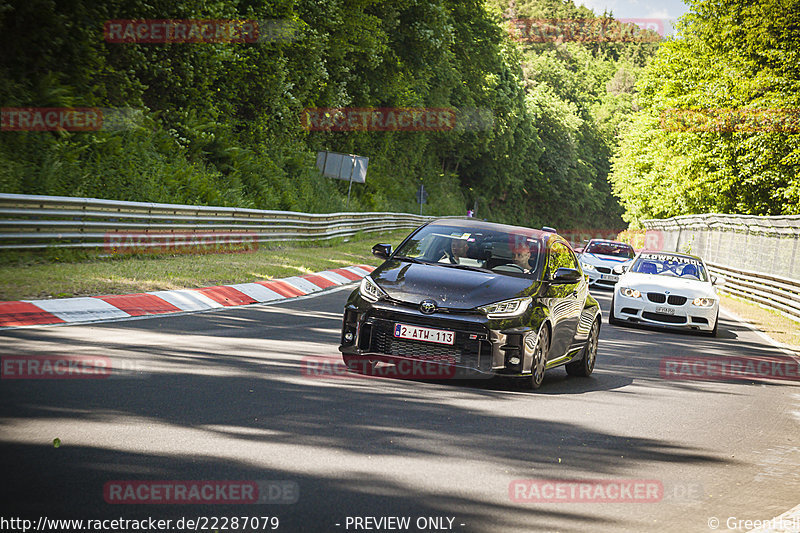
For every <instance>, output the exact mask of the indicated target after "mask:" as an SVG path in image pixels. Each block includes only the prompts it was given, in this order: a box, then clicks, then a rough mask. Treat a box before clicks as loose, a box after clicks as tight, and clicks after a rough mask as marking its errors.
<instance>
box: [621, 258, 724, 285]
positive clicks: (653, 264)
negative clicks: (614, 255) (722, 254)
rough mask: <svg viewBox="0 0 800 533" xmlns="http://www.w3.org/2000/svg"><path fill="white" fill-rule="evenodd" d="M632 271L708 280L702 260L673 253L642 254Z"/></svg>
mask: <svg viewBox="0 0 800 533" xmlns="http://www.w3.org/2000/svg"><path fill="white" fill-rule="evenodd" d="M630 271H631V272H638V273H640V274H652V275H657V276H673V277H680V278H687V279H696V280H700V281H708V276H707V274H706V269H705V267H704V266H703V263H702V261H698V260H697V259H694V258H692V257H686V256H682V255H673V254H650V253H647V254H640V255H639V258H638V259H636V261H635V262H634V263H633V266H632V267H631V270H630Z"/></svg>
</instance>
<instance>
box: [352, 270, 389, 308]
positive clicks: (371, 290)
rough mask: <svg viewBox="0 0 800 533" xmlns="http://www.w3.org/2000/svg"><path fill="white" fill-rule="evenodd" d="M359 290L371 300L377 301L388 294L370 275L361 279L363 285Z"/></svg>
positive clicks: (364, 296)
mask: <svg viewBox="0 0 800 533" xmlns="http://www.w3.org/2000/svg"><path fill="white" fill-rule="evenodd" d="M358 292H359V293H361V296H362V297H363V298H364V299H365V300H367V301H369V302H375V301H377V300H380V299H381V298H383V297H384V296H386V293H385V292H384V290H383V289H381V288H380V287H378V284H377V283H375V282H374V281H373V280H372V278H371V277H369V276H365V277H364V278H362V279H361V285H359V287H358Z"/></svg>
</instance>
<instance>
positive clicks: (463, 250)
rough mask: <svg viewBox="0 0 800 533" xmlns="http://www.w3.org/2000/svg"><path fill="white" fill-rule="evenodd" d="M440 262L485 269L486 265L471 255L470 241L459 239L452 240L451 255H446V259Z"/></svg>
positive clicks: (443, 258)
mask: <svg viewBox="0 0 800 533" xmlns="http://www.w3.org/2000/svg"><path fill="white" fill-rule="evenodd" d="M439 262H440V263H450V264H453V265H469V266H475V267H483V264H484V262H483V261H481V260H479V259H476V258H475V257H474V256H473V254H472V253H470V247H469V241H468V240H467V239H459V238H456V239H451V240H450V253H449V254H448V253H445V255H444V257H442V258H441V259H440V260H439Z"/></svg>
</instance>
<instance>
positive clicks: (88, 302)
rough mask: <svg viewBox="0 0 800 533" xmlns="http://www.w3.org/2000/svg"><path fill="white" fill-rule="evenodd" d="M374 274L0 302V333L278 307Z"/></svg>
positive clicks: (337, 272)
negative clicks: (271, 304) (270, 304)
mask: <svg viewBox="0 0 800 533" xmlns="http://www.w3.org/2000/svg"><path fill="white" fill-rule="evenodd" d="M373 270H374V267H371V266H367V265H356V266H349V267H344V268H334V269H332V270H325V271H324V272H317V273H316V274H308V275H305V276H292V277H290V278H284V279H278V280H270V281H254V282H252V283H238V284H236V285H219V286H216V287H203V288H201V289H181V290H174V291H154V292H147V293H138V294H123V295H118V296H91V297H82V298H60V299H55V300H20V301H16V302H0V328H17V327H24V326H42V325H48V324H65V323H76V322H97V321H103V320H120V319H125V318H133V317H142V316H148V315H162V314H169V313H187V312H196V311H207V310H209V309H221V308H223V307H233V306H237V305H251V304H258V303H264V302H274V301H276V300H284V299H287V298H294V297H296V296H305V295H307V294H311V293H314V292H318V291H322V290H325V289H328V288H330V287H335V286H339V285H346V284H348V283H353V282H354V281H358V280H360V279H361V278H363V277H364V276H366V275H367V274H369V273H370V272H372V271H373Z"/></svg>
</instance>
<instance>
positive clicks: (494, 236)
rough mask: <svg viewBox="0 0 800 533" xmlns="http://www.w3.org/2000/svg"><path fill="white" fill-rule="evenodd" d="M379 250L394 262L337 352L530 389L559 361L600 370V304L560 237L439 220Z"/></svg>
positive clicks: (580, 370)
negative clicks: (506, 379) (510, 380)
mask: <svg viewBox="0 0 800 533" xmlns="http://www.w3.org/2000/svg"><path fill="white" fill-rule="evenodd" d="M372 251H373V253H374V254H375V255H376V256H378V257H381V258H384V259H386V261H385V262H384V263H383V264H382V265H381V266H380V267H378V268H377V269H375V270H374V271H373V272H372V274H370V275H369V276H367V277H365V278H364V279H363V280H362V281H361V285H360V287H359V288H358V289H356V290H355V291H353V293H352V294H351V295H350V298H349V299H348V301H347V304H346V305H345V309H344V319H343V326H342V336H341V346H339V350H340V351H341V352H342V357H343V359H344V362H345V363H346V364H347V365H348V367H350V368H351V369H361V370H362V371H363V370H365V369H370V368H372V369H374V368H375V365H376V364H377V363H378V362H388V363H394V364H395V365H400V364H406V365H409V364H418V363H420V362H424V363H425V365H426V367H429V366H431V365H436V366H437V367H439V366H442V367H447V368H449V369H454V370H455V371H457V372H454V374H451V377H481V376H487V377H491V376H495V375H502V376H515V377H519V378H523V380H524V382H525V384H526V385H527V386H529V387H530V388H538V387H539V385H540V384H541V382H542V378H543V377H544V372H545V370H546V369H549V368H553V367H556V366H560V365H566V370H567V372H568V373H569V374H570V375H576V376H589V375H590V374H591V373H592V370H593V369H594V365H595V358H596V355H597V338H598V334H599V332H600V316H601V315H600V307H599V305H598V303H597V301H596V300H595V299H594V298H593V297H592V296H591V295H590V294H589V289H588V285H587V282H586V279H585V277H584V274H583V271H582V270H581V267H580V264H579V263H578V260H577V259H576V257H575V254H574V253H573V251H572V249H571V248H570V246H569V244H568V243H567V241H566V240H564V239H563V238H562V237H560V236H558V235H557V234H555V233H550V232H545V231H540V230H534V229H529V228H523V227H517V226H507V225H501V224H492V223H488V222H481V221H475V220H454V219H439V220H435V221H432V222H430V223H428V224H425V225H423V226H421V227H420V228H418V229H417V230H415V231H414V232H413V233H412V234H411V235H409V236H408V237H406V239H405V240H404V241H403V242H402V243H401V244H400V246H399V247H398V248H397V250H396V251H394V252H392V249H391V246H390V245H388V244H378V245H376V246H375V247H373V249H372ZM381 366H383V365H381ZM420 368H422V367H420ZM418 377H419V376H418Z"/></svg>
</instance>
